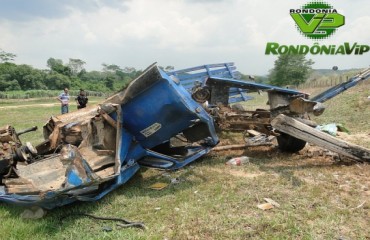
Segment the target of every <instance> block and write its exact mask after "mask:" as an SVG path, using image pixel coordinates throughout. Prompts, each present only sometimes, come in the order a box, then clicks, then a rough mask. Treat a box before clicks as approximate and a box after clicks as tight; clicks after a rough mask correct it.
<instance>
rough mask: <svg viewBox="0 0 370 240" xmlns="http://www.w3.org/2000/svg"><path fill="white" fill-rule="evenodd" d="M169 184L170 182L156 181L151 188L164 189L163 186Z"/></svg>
mask: <svg viewBox="0 0 370 240" xmlns="http://www.w3.org/2000/svg"><path fill="white" fill-rule="evenodd" d="M167 186H168V183H162V182H157V183H154V184H153V185H150V186H149V188H150V189H153V190H162V189H163V188H165V187H167Z"/></svg>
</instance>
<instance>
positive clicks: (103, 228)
mask: <svg viewBox="0 0 370 240" xmlns="http://www.w3.org/2000/svg"><path fill="white" fill-rule="evenodd" d="M101 229H102V230H103V232H111V231H113V229H112V228H111V227H109V226H103V227H102V228H101Z"/></svg>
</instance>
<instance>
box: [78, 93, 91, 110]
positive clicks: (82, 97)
mask: <svg viewBox="0 0 370 240" xmlns="http://www.w3.org/2000/svg"><path fill="white" fill-rule="evenodd" d="M75 100H76V103H77V109H81V108H85V107H86V105H87V102H88V101H89V99H88V98H87V97H86V93H85V91H84V90H83V89H80V94H79V95H78V96H77V97H76V98H75Z"/></svg>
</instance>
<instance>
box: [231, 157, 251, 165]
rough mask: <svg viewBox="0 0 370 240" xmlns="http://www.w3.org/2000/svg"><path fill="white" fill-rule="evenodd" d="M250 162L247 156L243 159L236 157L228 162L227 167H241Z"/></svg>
mask: <svg viewBox="0 0 370 240" xmlns="http://www.w3.org/2000/svg"><path fill="white" fill-rule="evenodd" d="M248 162H249V157H247V156H241V157H236V158H232V159H230V160H229V161H227V162H226V165H231V166H240V165H243V164H245V163H248Z"/></svg>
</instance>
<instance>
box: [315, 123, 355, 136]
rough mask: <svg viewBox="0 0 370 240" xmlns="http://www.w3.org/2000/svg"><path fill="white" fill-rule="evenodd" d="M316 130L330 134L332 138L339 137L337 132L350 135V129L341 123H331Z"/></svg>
mask: <svg viewBox="0 0 370 240" xmlns="http://www.w3.org/2000/svg"><path fill="white" fill-rule="evenodd" d="M316 129H318V130H320V131H322V132H326V133H329V134H330V135H332V136H337V131H340V132H346V133H349V131H348V129H347V128H345V127H344V126H343V124H340V123H329V124H325V125H318V126H317V127H316Z"/></svg>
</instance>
